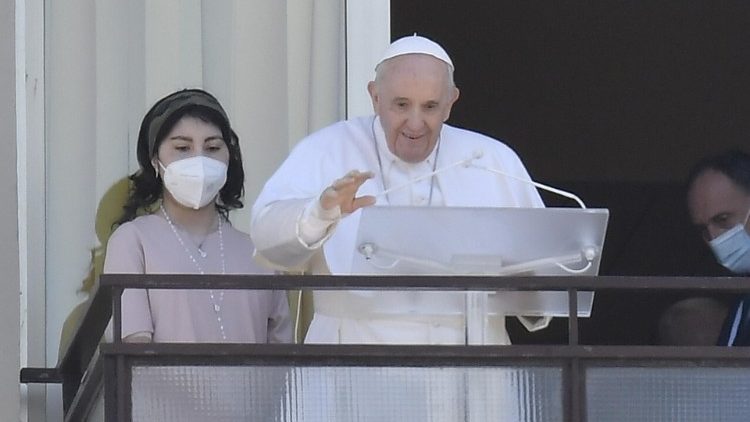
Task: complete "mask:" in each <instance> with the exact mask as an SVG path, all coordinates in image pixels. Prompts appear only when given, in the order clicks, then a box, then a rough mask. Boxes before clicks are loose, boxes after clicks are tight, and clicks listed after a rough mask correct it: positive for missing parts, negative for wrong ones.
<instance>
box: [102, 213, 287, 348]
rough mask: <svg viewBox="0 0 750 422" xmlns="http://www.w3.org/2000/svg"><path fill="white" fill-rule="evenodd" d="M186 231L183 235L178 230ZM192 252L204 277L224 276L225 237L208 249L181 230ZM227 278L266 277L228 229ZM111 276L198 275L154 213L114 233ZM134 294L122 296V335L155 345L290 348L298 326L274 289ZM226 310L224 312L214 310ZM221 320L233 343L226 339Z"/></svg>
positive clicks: (241, 236) (244, 239) (212, 239)
mask: <svg viewBox="0 0 750 422" xmlns="http://www.w3.org/2000/svg"><path fill="white" fill-rule="evenodd" d="M177 230H178V231H179V230H180V229H179V228H177ZM179 233H180V236H181V237H182V239H183V241H184V242H185V246H186V247H187V248H188V250H189V251H190V252H191V254H192V256H193V258H195V259H196V260H197V261H198V262H199V264H200V266H201V268H202V269H203V271H204V273H205V274H221V272H222V265H221V253H220V247H219V232H218V231H215V232H213V233H210V234H209V235H208V237H207V238H206V239H205V240H204V242H203V244H202V246H201V248H202V250H203V251H204V252H205V254H206V256H205V257H202V256H201V255H200V253H199V252H198V250H197V247H196V246H195V245H193V244H192V243H190V241H189V237H188V234H187V233H186V232H183V231H179ZM222 238H223V244H224V264H225V267H226V274H267V273H269V271H267V270H265V269H263V268H261V267H259V266H258V265H257V264H255V262H254V260H253V244H252V242H251V240H250V237H249V236H248V235H247V234H245V233H242V232H240V231H238V230H236V229H235V228H234V227H232V226H231V225H230V224H228V223H226V222H225V223H224V224H223V227H222ZM104 273H110V274H112V273H120V274H122V273H127V274H199V270H198V268H197V266H196V264H195V263H194V262H193V261H192V260H191V259H190V256H189V255H188V252H186V251H185V247H183V246H182V245H181V244H180V242H179V241H178V240H177V237H176V236H175V234H174V233H173V232H172V229H171V227H170V226H169V224H168V223H167V221H166V220H165V219H164V218H162V217H161V216H159V215H156V214H152V215H146V216H142V217H138V218H136V219H135V220H133V221H130V222H127V223H124V224H122V225H121V226H120V227H118V228H117V230H115V232H114V233H113V234H112V236H111V237H110V239H109V242H108V244H107V255H106V258H105V261H104ZM213 294H214V298H213V299H212V298H211V293H210V291H209V290H166V289H149V290H144V289H128V290H125V292H124V293H123V295H122V336H123V337H126V336H128V335H130V334H133V333H138V332H144V331H145V332H150V333H152V336H153V341H155V342H175V343H178V342H201V343H219V342H223V341H225V342H233V343H266V342H268V343H288V342H291V341H292V326H291V320H290V318H289V304H288V302H287V298H286V293H285V292H283V291H275V290H225V291H224V295H223V298H222V297H221V291H220V290H214V291H213ZM216 304H218V305H220V306H219V313H218V315H217V312H216V310H215V307H214V305H216ZM219 315H220V316H221V318H222V322H223V326H224V334H225V336H226V340H224V339H223V338H222V334H221V329H220V325H219V321H218V318H217V317H218V316H219Z"/></svg>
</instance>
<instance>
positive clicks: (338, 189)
mask: <svg viewBox="0 0 750 422" xmlns="http://www.w3.org/2000/svg"><path fill="white" fill-rule="evenodd" d="M373 176H374V175H373V173H372V172H369V171H365V172H360V171H359V170H352V171H350V172H349V173H346V175H345V176H344V177H342V178H340V179H336V180H334V181H333V183H331V186H328V187H327V188H326V190H324V191H323V193H322V194H321V195H320V206H321V207H323V209H324V210H330V209H332V208H334V207H336V206H338V207H340V209H341V213H342V214H351V213H353V212H354V211H357V210H358V209H360V208H362V207H367V206H370V205H373V204H375V197H374V196H372V195H366V196H360V197H358V196H357V190H359V187H360V186H362V184H363V183H365V182H366V181H367V180H368V179H371V178H372V177H373Z"/></svg>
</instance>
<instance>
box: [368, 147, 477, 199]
mask: <svg viewBox="0 0 750 422" xmlns="http://www.w3.org/2000/svg"><path fill="white" fill-rule="evenodd" d="M476 154H477V151H474V155H472V156H471V157H470V158H465V159H463V160H459V161H456V162H455V163H453V164H448V165H447V166H443V167H440V168H439V169H436V170H433V171H431V172H429V173H426V174H423V175H421V176H419V177H415V178H414V179H411V180H409V181H408V182H406V183H402V184H400V185H398V186H394V187H392V188H388V189H386V190H384V191H382V192H380V193H379V194H377V195H375V197H379V196H385V195H388V194H389V193H390V192H393V191H395V190H399V189H403V188H405V187H407V186H409V185H411V184H412V183H416V182H419V181H420V180H424V179H428V178H430V177H432V176H434V175H436V174H439V173H442V172H444V171H446V170H449V169H452V168H453V167H458V166H464V167H468V166H469V164H471V162H472V161H474V160H476V159H477V158H481V157H482V152H481V151H479V156H476Z"/></svg>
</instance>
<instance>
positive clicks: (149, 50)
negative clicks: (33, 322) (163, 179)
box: [28, 0, 364, 421]
mask: <svg viewBox="0 0 750 422" xmlns="http://www.w3.org/2000/svg"><path fill="white" fill-rule="evenodd" d="M29 1H35V0H29ZM38 1H41V2H44V5H45V9H44V21H45V23H44V37H45V38H44V39H45V44H46V45H45V46H44V54H45V69H44V70H45V80H44V82H45V84H44V87H45V88H44V95H45V99H44V103H45V105H46V108H45V110H44V112H45V118H44V121H45V123H44V126H45V131H44V132H45V134H44V136H43V139H40V140H39V142H41V143H43V148H40V150H41V151H43V152H41V153H39V154H37V156H34V157H30V158H28V160H29V161H35V160H42V162H45V163H46V169H45V168H42V169H43V172H44V175H43V177H44V182H43V183H39V184H37V185H33V186H29V190H30V191H31V192H29V193H30V196H32V197H33V196H35V195H40V196H41V197H43V199H44V201H45V202H46V205H41V206H43V207H46V215H45V218H40V219H37V220H35V221H30V222H29V224H32V225H35V226H37V228H39V227H38V226H41V228H43V231H44V239H43V241H42V242H39V243H38V244H35V245H31V246H30V247H31V248H32V249H33V248H36V249H37V253H38V254H40V255H41V256H44V257H45V259H44V261H45V262H44V274H45V276H44V279H43V280H34V281H33V282H35V283H43V284H44V286H45V287H44V289H43V290H44V291H45V295H46V298H47V300H46V304H47V306H46V309H43V310H32V309H30V310H29V312H30V313H32V312H33V313H35V314H36V315H42V320H43V321H45V322H44V324H43V326H42V324H40V325H39V326H37V327H29V335H30V336H43V337H44V338H45V343H46V359H45V360H46V362H36V363H34V364H35V365H36V366H39V365H44V364H46V365H49V366H53V365H55V364H56V362H57V359H58V348H59V344H60V340H61V332H62V330H63V321H65V320H66V318H69V316H70V315H71V311H72V310H73V309H74V308H75V307H76V306H77V305H78V304H80V303H81V302H82V301H83V300H84V299H85V297H86V295H85V294H84V293H81V292H80V290H81V289H82V287H85V288H88V286H89V285H90V283H89V282H87V280H89V281H90V275H91V268H92V265H94V266H95V264H97V260H96V259H93V260H92V251H94V252H100V251H101V249H100V247H101V246H102V245H103V244H104V243H105V242H106V236H107V230H106V227H104V228H102V224H101V221H103V220H102V219H111V218H112V216H113V215H114V214H117V213H119V211H120V209H119V204H116V203H117V202H118V201H121V200H122V196H123V191H122V190H121V187H122V185H116V183H117V182H118V181H121V180H122V179H123V178H124V177H126V176H127V175H128V174H129V173H132V172H133V171H135V169H137V161H136V156H135V149H136V142H137V134H138V127H139V125H140V121H141V118H142V117H143V115H144V113H145V112H146V111H147V109H148V107H150V106H151V105H152V104H153V103H154V102H155V101H156V100H158V99H159V98H161V97H162V96H164V95H166V94H168V93H170V92H172V91H174V90H177V89H181V88H185V87H203V88H204V89H206V90H208V91H210V92H212V93H213V94H214V95H216V96H217V97H218V98H219V100H220V101H221V103H222V104H223V105H224V106H225V108H226V109H227V112H228V113H229V116H230V119H231V120H232V123H233V125H234V126H235V130H236V131H237V133H238V134H239V136H240V139H241V147H242V152H243V162H244V165H245V174H246V185H245V209H243V210H240V211H238V212H235V213H233V216H232V220H233V223H234V224H235V226H236V227H238V228H239V229H240V230H247V229H248V228H249V219H250V216H249V209H250V206H251V205H252V201H253V200H254V199H255V197H256V196H257V194H258V193H259V191H260V189H261V187H262V185H263V183H264V182H265V180H266V179H267V178H268V177H269V176H270V175H271V173H272V172H273V171H274V170H275V169H276V167H277V166H278V165H279V164H280V163H281V161H282V160H283V159H284V158H285V157H286V155H287V153H288V152H289V149H290V148H291V146H293V145H294V144H295V143H296V142H297V141H298V140H299V139H300V138H302V137H303V136H304V135H306V134H307V133H309V132H311V131H313V130H315V129H318V128H320V127H323V126H325V125H327V124H329V123H332V122H334V121H336V120H339V119H341V118H343V117H344V114H345V99H344V95H345V81H344V76H345V72H344V66H345V62H344V60H345V55H344V45H345V44H344V2H343V1H342V0H304V1H303V0H288V1H286V2H284V1H278V0H226V1H220V2H219V1H211V0H159V1H150V0H135V1H127V2H122V1H116V0H103V1H92V0H68V1H65V2H60V1H55V0H38ZM363 89H364V87H363ZM113 186H119V188H114V189H113ZM113 204H114V205H113ZM97 224H98V226H97ZM105 226H106V225H105ZM33 254H34V251H33V250H32V251H30V255H33ZM99 261H100V258H99ZM29 282H30V283H31V282H32V281H31V280H30V281H29ZM87 283H88V284H87ZM53 298H54V300H52V299H53ZM75 318H76V317H75V316H73V317H70V318H69V319H68V324H69V326H70V324H71V323H72V325H73V326H74V325H75V324H74V321H73V320H74V319H75ZM31 319H33V318H31ZM47 401H48V411H47V420H50V421H52V420H61V419H62V417H61V404H60V392H59V389H57V390H55V389H54V388H53V389H50V393H49V394H48V397H47ZM30 406H31V407H34V406H44V405H43V404H40V403H32V404H30Z"/></svg>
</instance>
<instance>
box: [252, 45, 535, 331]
mask: <svg viewBox="0 0 750 422" xmlns="http://www.w3.org/2000/svg"><path fill="white" fill-rule="evenodd" d="M375 70H376V75H375V80H374V81H372V82H370V83H369V84H368V86H367V89H368V91H369V93H370V96H371V98H372V105H373V108H374V110H375V115H374V116H366V117H358V118H353V119H351V120H347V121H343V122H338V123H335V124H333V125H331V126H329V127H326V128H324V129H322V130H320V131H318V132H315V133H313V134H311V135H309V136H308V137H306V138H305V139H303V140H302V141H300V142H299V143H298V144H297V146H296V147H295V148H294V150H293V151H292V152H291V153H290V155H289V157H288V158H287V159H286V161H285V162H284V163H283V164H282V165H281V167H280V168H279V169H278V170H277V171H276V173H275V174H274V175H273V176H272V177H271V178H270V180H269V181H268V182H267V183H266V185H265V187H264V188H263V191H262V192H261V194H260V196H259V197H258V199H257V201H256V202H255V204H254V206H253V210H252V212H253V219H252V228H251V233H252V238H253V241H254V243H255V246H256V248H257V252H256V253H257V255H258V257H259V258H260V259H261V260H264V261H267V262H269V263H271V264H272V265H273V266H274V267H276V268H278V269H283V270H307V271H311V272H312V273H314V274H327V273H330V274H350V273H351V271H350V270H351V264H352V259H353V254H354V252H355V246H354V243H355V236H356V231H357V227H358V222H359V216H360V213H361V210H360V209H361V208H363V207H367V206H370V205H373V204H375V203H376V202H377V205H385V206H387V205H412V206H425V207H445V206H448V207H454V206H465V207H543V206H544V204H543V202H542V200H541V198H540V197H539V194H538V193H537V191H536V189H535V188H534V187H533V186H531V185H530V184H527V183H522V182H519V181H517V180H513V179H511V178H507V177H503V176H498V175H497V174H493V173H491V172H488V171H486V170H482V169H479V168H475V167H468V166H454V167H453V168H450V169H447V170H446V171H442V172H439V173H437V174H436V175H434V176H432V177H425V178H423V179H422V180H417V181H414V179H418V178H419V177H420V176H422V175H427V174H429V173H431V172H433V171H435V169H440V168H442V167H445V166H450V165H451V164H454V163H456V162H457V161H461V160H465V159H469V158H472V156H474V157H475V159H476V164H478V165H479V166H482V167H486V168H493V169H499V170H502V171H503V172H505V173H508V174H510V175H512V176H515V177H518V178H520V179H523V180H529V175H528V173H527V171H526V169H525V168H524V166H523V164H522V163H521V161H520V159H519V158H518V156H517V155H516V154H515V153H514V152H513V151H512V150H511V149H510V148H509V147H507V146H506V145H504V144H503V143H501V142H499V141H497V140H495V139H492V138H490V137H487V136H484V135H481V134H478V133H475V132H471V131H468V130H464V129H459V128H456V127H452V126H449V125H447V124H445V121H446V120H448V117H449V116H450V112H451V108H452V107H453V104H454V103H455V102H456V100H457V99H458V95H459V91H458V88H456V86H455V85H454V83H453V63H452V61H451V59H450V57H448V54H447V53H446V52H445V50H443V48H442V47H440V46H439V45H438V44H436V43H434V42H433V41H430V40H428V39H426V38H423V37H420V36H416V35H414V36H409V37H405V38H401V39H400V40H397V41H395V42H394V43H393V44H391V45H390V46H389V47H388V49H387V50H386V53H385V55H384V57H383V59H382V60H381V61H380V62H379V63H378V64H377V66H376V68H375ZM477 152H481V154H477ZM479 155H481V156H479ZM409 181H414V182H413V183H408V182H409ZM403 184H406V185H407V186H405V187H404V188H402V189H397V190H392V191H389V192H388V193H387V194H386V195H379V194H380V193H381V192H384V191H388V190H389V188H393V187H396V186H401V185H403ZM435 230H440V227H435ZM403 294H404V293H403V292H392V291H391V292H385V291H384V292H374V291H316V292H315V293H314V297H313V301H314V312H315V313H314V317H313V321H312V323H311V325H310V328H309V331H308V333H307V337H306V338H305V342H307V343H349V344H352V343H356V344H463V343H464V342H465V329H464V321H463V319H464V318H463V317H461V316H460V315H461V309H459V310H457V312H448V313H449V314H450V316H445V315H427V314H425V313H423V312H420V309H416V307H417V306H418V305H416V303H418V302H419V298H418V297H415V296H414V295H416V296H418V295H419V294H420V293H416V294H415V293H411V294H412V296H410V297H411V298H413V299H414V300H413V303H414V304H415V305H414V306H415V309H409V308H410V305H409V303H410V301H409V300H395V299H397V298H396V297H395V296H394V295H403ZM424 294H430V293H424ZM431 294H432V296H434V297H431V298H430V300H431V301H434V300H440V299H439V297H440V296H439V295H435V294H434V293H431ZM443 294H447V295H450V294H456V293H443ZM445 297H448V296H445ZM453 303H461V304H462V305H463V302H462V301H450V300H446V306H455V305H451V304H453ZM394 306H397V307H399V309H388V308H389V307H394ZM447 311H452V310H450V309H447ZM384 315H387V316H384ZM521 321H522V322H523V323H524V325H525V326H526V327H527V328H528V329H532V330H533V329H538V328H543V327H544V326H546V324H547V323H548V321H549V318H541V319H536V320H532V319H527V318H523V317H521ZM487 331H488V332H487V337H486V338H487V342H488V343H494V344H509V339H508V335H507V333H506V331H505V320H504V317H503V316H502V315H498V316H492V317H490V318H489V321H488V326H487Z"/></svg>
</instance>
